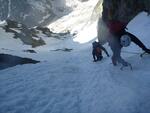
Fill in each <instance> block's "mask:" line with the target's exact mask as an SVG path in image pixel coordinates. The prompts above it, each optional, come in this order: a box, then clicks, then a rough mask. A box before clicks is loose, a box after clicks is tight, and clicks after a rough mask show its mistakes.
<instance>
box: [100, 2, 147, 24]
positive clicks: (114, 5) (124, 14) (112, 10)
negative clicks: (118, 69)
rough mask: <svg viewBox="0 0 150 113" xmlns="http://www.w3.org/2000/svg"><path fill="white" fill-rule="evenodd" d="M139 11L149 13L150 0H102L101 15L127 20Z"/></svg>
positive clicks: (107, 18)
mask: <svg viewBox="0 0 150 113" xmlns="http://www.w3.org/2000/svg"><path fill="white" fill-rule="evenodd" d="M141 11H147V12H148V13H150V0H104V1H103V13H102V17H103V19H104V21H106V22H107V20H110V19H114V20H120V21H124V22H129V21H130V20H131V19H132V18H133V17H134V16H136V15H137V14H138V13H139V12H141Z"/></svg>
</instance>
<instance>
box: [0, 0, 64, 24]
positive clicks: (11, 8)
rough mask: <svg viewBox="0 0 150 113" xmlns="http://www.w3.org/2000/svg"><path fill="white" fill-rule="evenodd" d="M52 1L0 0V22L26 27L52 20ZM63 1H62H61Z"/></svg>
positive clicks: (53, 15)
mask: <svg viewBox="0 0 150 113" xmlns="http://www.w3.org/2000/svg"><path fill="white" fill-rule="evenodd" d="M51 1H52V0H0V20H6V19H11V20H15V21H18V22H21V23H24V24H26V25H27V26H34V25H37V24H42V23H43V22H44V21H46V20H49V21H50V20H52V18H54V17H55V14H54V13H53V10H52V4H51ZM63 1H64V0H63Z"/></svg>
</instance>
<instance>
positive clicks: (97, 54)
mask: <svg viewBox="0 0 150 113" xmlns="http://www.w3.org/2000/svg"><path fill="white" fill-rule="evenodd" d="M92 46H93V50H92V55H93V59H94V62H96V61H100V60H102V58H103V56H102V50H103V51H104V52H105V53H106V55H107V56H108V57H109V54H108V52H107V51H106V49H105V48H104V47H103V46H102V45H101V44H100V43H99V42H96V41H94V42H93V43H92Z"/></svg>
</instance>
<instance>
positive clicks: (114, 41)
mask: <svg viewBox="0 0 150 113" xmlns="http://www.w3.org/2000/svg"><path fill="white" fill-rule="evenodd" d="M110 38H111V39H110V40H109V45H110V48H111V50H112V52H113V56H112V63H113V64H114V65H117V62H118V63H121V64H122V65H123V66H128V64H129V63H128V62H126V61H125V60H124V59H123V58H122V57H121V48H122V47H121V45H120V42H119V40H118V37H114V36H111V37H110Z"/></svg>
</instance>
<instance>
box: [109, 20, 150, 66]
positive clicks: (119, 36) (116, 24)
mask: <svg viewBox="0 0 150 113" xmlns="http://www.w3.org/2000/svg"><path fill="white" fill-rule="evenodd" d="M126 25H127V24H126V23H123V22H121V21H118V20H117V21H116V20H113V21H109V22H108V23H107V27H108V29H109V33H110V34H109V38H108V43H109V45H110V48H111V50H112V52H113V56H112V63H113V65H117V63H121V64H122V65H123V67H125V66H130V67H131V69H132V66H131V64H130V63H128V62H126V61H125V60H124V59H123V58H122V57H121V55H120V54H121V48H122V47H128V46H129V45H130V43H131V42H134V43H135V44H136V45H138V46H139V47H140V48H142V50H143V51H145V53H148V54H150V49H148V48H147V47H146V46H145V45H144V44H143V43H142V42H141V41H140V40H139V39H138V38H137V37H136V36H135V35H133V34H131V33H129V32H127V31H126V30H125V29H127V28H126Z"/></svg>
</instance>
